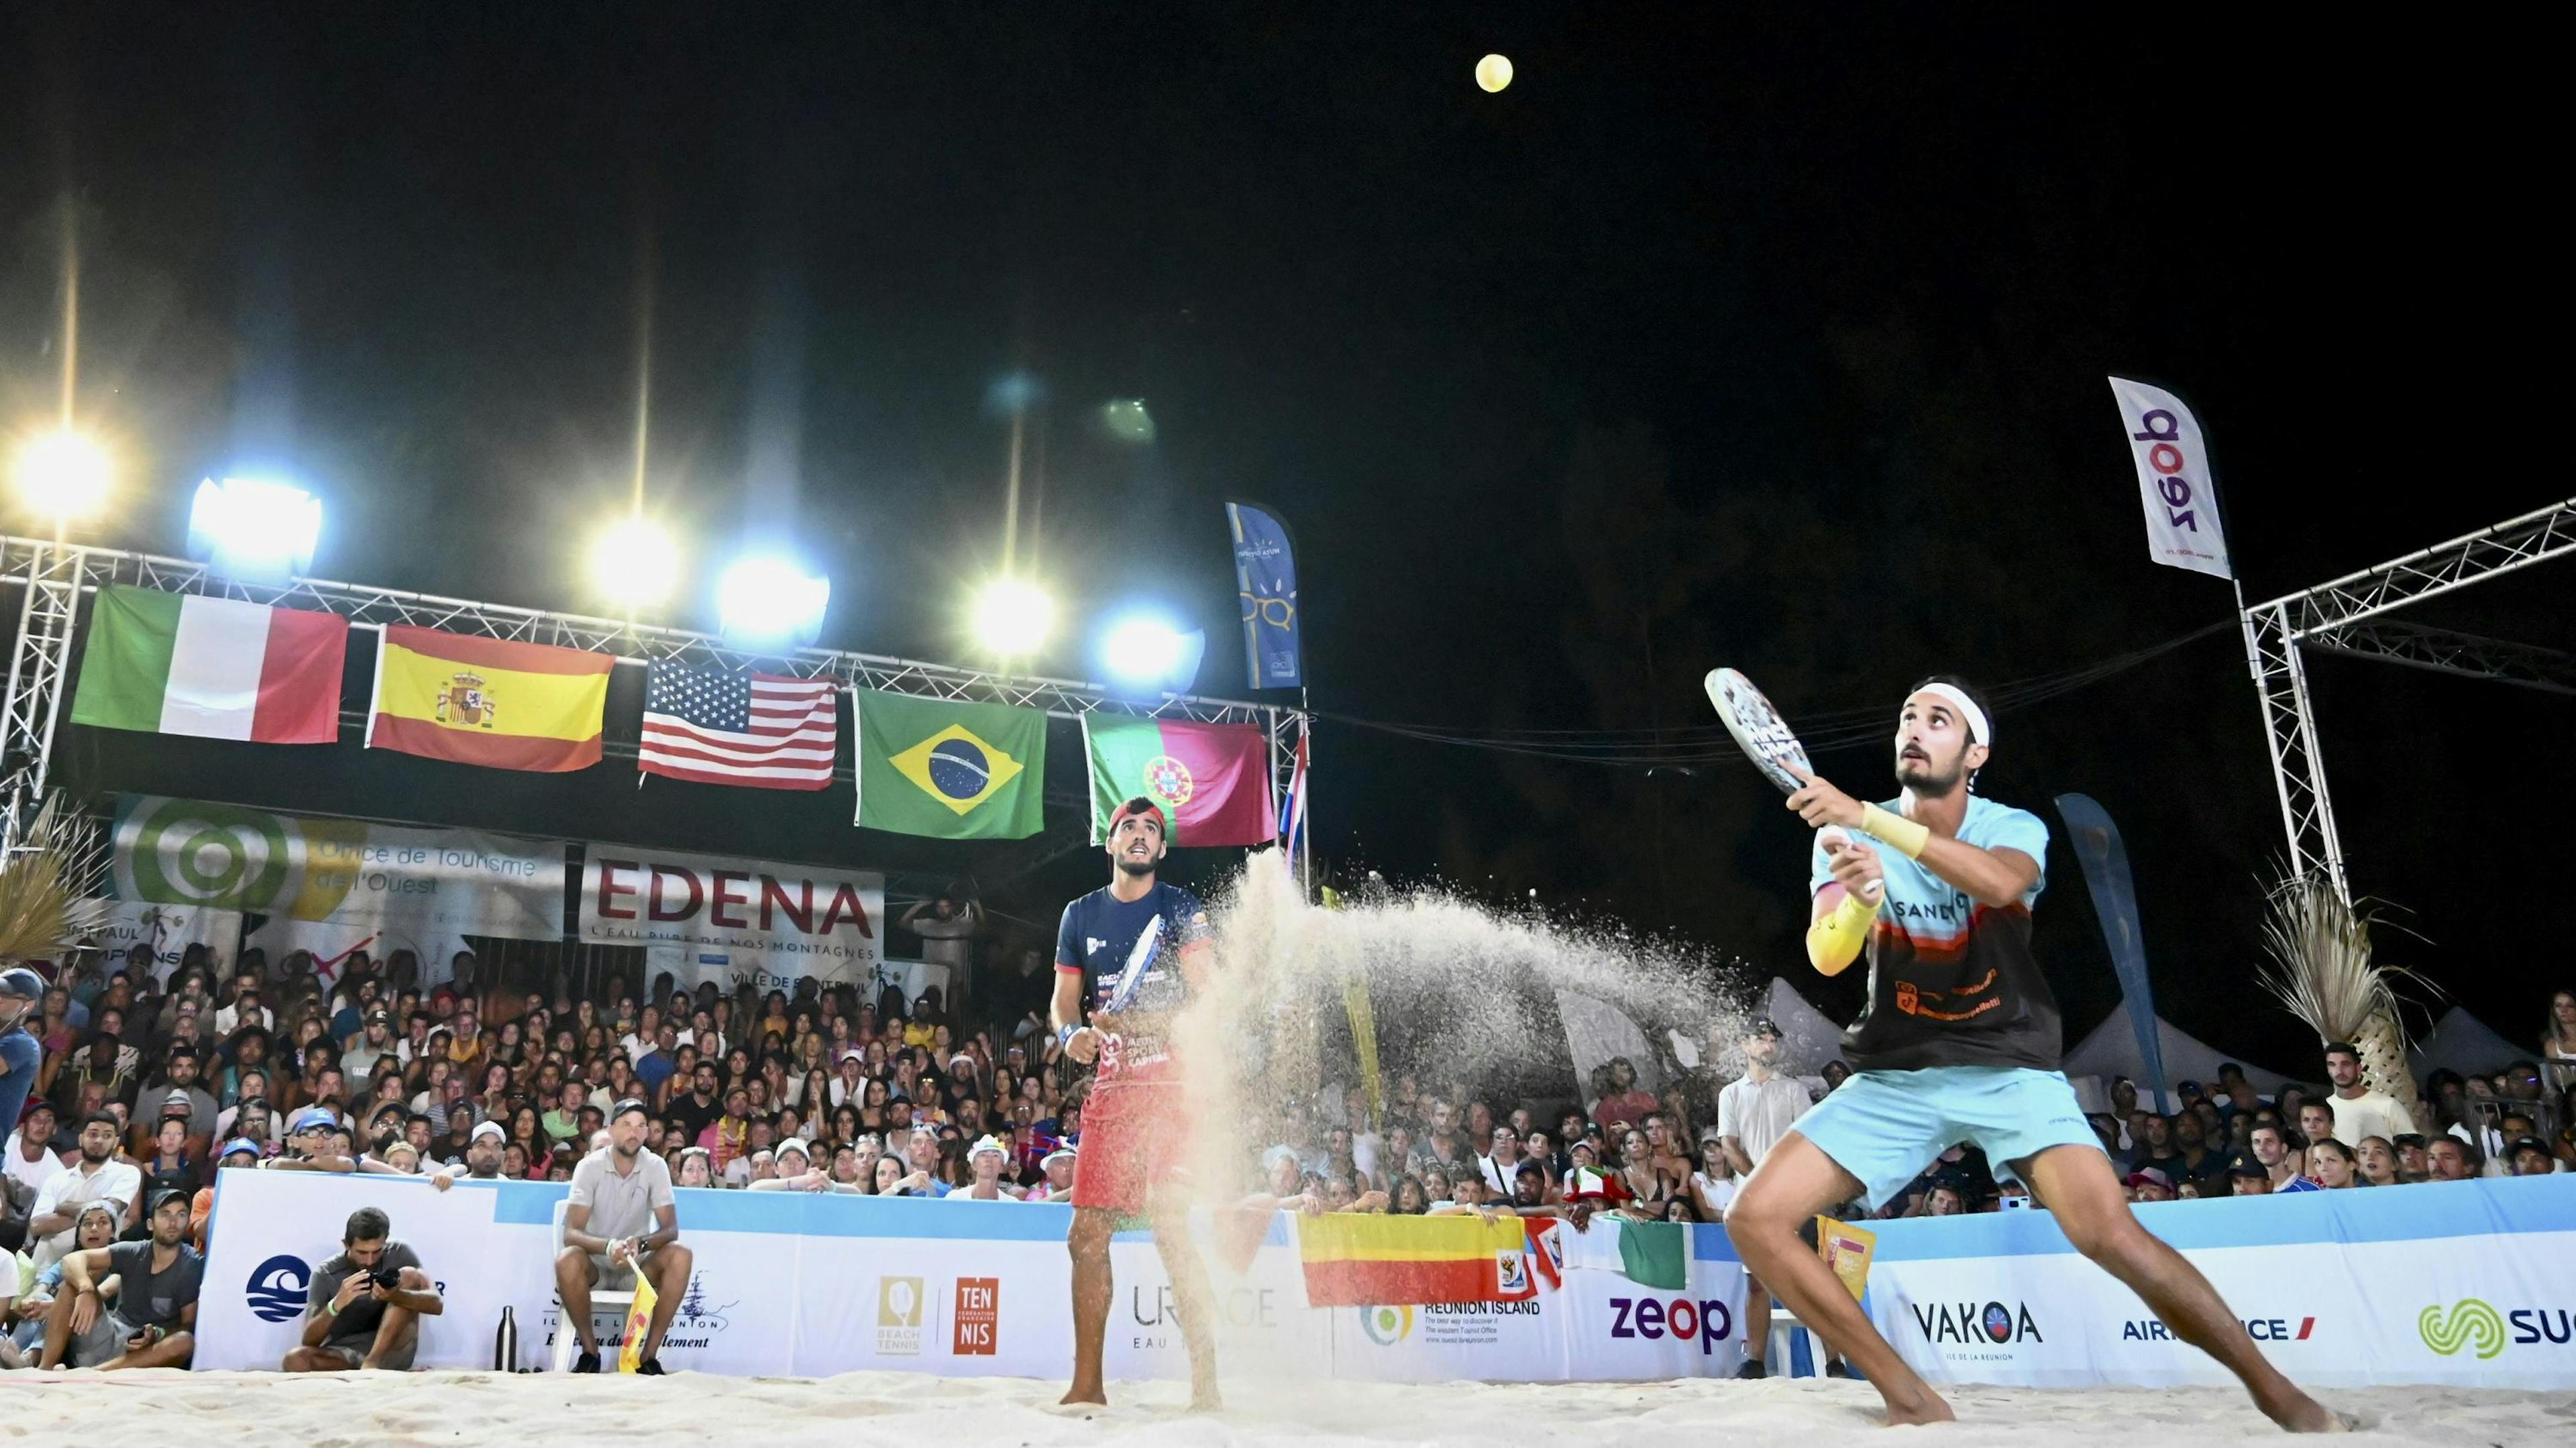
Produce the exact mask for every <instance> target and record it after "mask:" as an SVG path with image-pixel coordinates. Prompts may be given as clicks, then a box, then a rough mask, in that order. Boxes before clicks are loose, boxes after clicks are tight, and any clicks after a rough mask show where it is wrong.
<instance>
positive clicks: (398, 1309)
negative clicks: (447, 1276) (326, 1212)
mask: <svg viewBox="0 0 2576 1448" xmlns="http://www.w3.org/2000/svg"><path fill="white" fill-rule="evenodd" d="M446 1310H447V1303H446V1301H445V1299H443V1298H441V1297H440V1296H439V1295H438V1284H437V1283H435V1282H432V1281H431V1280H430V1278H429V1273H428V1272H427V1271H425V1270H424V1269H423V1268H422V1267H421V1265H420V1254H419V1253H418V1252H415V1251H413V1250H412V1249H411V1244H410V1243H408V1242H397V1241H395V1240H394V1239H393V1221H392V1219H391V1218H389V1217H387V1216H386V1215H385V1214H384V1213H383V1212H381V1211H379V1210H377V1209H376V1208H374V1207H360V1208H358V1209H357V1210H356V1211H354V1212H351V1213H350V1214H349V1222H348V1225H347V1227H345V1228H344V1229H342V1231H341V1233H340V1255H338V1256H336V1257H334V1258H332V1259H331V1260H329V1261H327V1262H325V1263H323V1264H322V1265H321V1266H319V1267H316V1268H314V1269H313V1285H312V1288H311V1289H310V1291H309V1292H308V1293H307V1295H306V1298H305V1306H304V1341H303V1342H302V1343H301V1344H299V1345H298V1346H297V1347H295V1348H294V1349H293V1350H291V1351H289V1352H288V1353H287V1354H286V1361H284V1362H282V1363H280V1364H278V1366H279V1367H280V1368H281V1369H283V1370H284V1371H287V1372H290V1373H336V1372H342V1371H345V1370H347V1369H349V1368H382V1369H385V1370H386V1371H388V1372H406V1371H409V1370H410V1368H411V1365H412V1357H413V1354H414V1353H416V1352H417V1351H418V1350H419V1347H420V1319H421V1318H423V1317H435V1316H437V1315H438V1314H440V1313H442V1312H445V1311H446Z"/></svg>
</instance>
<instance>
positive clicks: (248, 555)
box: [188, 478, 322, 583]
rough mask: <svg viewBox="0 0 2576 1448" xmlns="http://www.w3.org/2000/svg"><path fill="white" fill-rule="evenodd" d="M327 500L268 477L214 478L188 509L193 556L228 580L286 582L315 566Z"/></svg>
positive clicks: (199, 487) (200, 488)
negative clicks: (202, 560) (316, 547)
mask: <svg viewBox="0 0 2576 1448" xmlns="http://www.w3.org/2000/svg"><path fill="white" fill-rule="evenodd" d="M321 537H322V500H321V499H319V498H317V497H315V496H313V495H312V494H311V493H308V492H306V491H304V490H303V489H302V488H299V487H295V486H293V485H292V484H289V483H279V482H271V481H269V480H268V479H265V478H226V479H224V480H223V481H222V482H220V483H219V482H216V481H215V480H214V479H212V478H208V479H206V480H205V481H204V482H201V483H199V484H197V496H196V498H195V499H194V500H193V501H192V502H191V503H190V504H189V506H188V552H189V554H190V555H191V556H193V557H197V558H202V559H204V560H206V564H207V566H208V567H209V568H210V569H212V570H213V571H214V572H216V573H219V574H221V575H223V576H224V577H226V578H241V579H249V580H252V581H255V582H262V583H284V582H285V581H286V580H288V579H290V578H293V577H294V576H295V575H297V574H299V573H302V572H304V571H305V570H307V569H309V568H311V567H312V566H313V545H314V544H315V543H317V542H319V541H320V540H321Z"/></svg>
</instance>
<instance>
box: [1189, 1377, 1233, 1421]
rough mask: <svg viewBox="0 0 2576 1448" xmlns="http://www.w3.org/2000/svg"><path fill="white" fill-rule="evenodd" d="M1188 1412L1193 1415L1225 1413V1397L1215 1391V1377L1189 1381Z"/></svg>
mask: <svg viewBox="0 0 2576 1448" xmlns="http://www.w3.org/2000/svg"><path fill="white" fill-rule="evenodd" d="M1190 1411H1191V1412H1193V1413H1221V1412H1223V1411H1225V1395H1224V1394H1222V1393H1220V1392H1218V1391H1217V1386H1216V1377H1215V1375H1214V1374H1210V1375H1209V1376H1208V1377H1206V1378H1204V1379H1200V1378H1193V1379H1191V1381H1190Z"/></svg>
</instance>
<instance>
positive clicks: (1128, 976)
mask: <svg viewBox="0 0 2576 1448" xmlns="http://www.w3.org/2000/svg"><path fill="white" fill-rule="evenodd" d="M1162 943H1163V917H1162V916H1160V915H1157V916H1155V917H1154V918H1153V919H1151V920H1148V921H1146V922H1145V933H1144V934H1142V935H1139V936H1137V937H1136V948H1135V949H1133V950H1130V951H1128V952H1127V966H1126V968H1125V969H1123V970H1121V971H1119V972H1118V979H1116V980H1114V981H1112V982H1110V984H1109V1003H1108V1004H1107V1005H1104V1006H1102V1007H1101V1009H1102V1010H1104V1011H1107V1012H1109V1013H1110V1014H1111V1015H1116V1014H1117V1013H1118V1012H1120V1011H1123V1010H1125V1009H1127V1002H1129V1001H1131V1000H1133V999H1135V996H1136V987H1137V986H1138V985H1140V984H1142V983H1143V982H1144V979H1145V967H1146V966H1147V965H1150V964H1152V963H1153V959H1154V951H1155V950H1156V949H1157V948H1158V947H1160V946H1161V945H1162Z"/></svg>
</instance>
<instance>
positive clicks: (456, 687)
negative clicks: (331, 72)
mask: <svg viewBox="0 0 2576 1448" xmlns="http://www.w3.org/2000/svg"><path fill="white" fill-rule="evenodd" d="M615 662H616V661H615V660H614V659H611V658H610V657H609V656H608V655H606V654H594V653H586V652H584V651H583V650H580V649H559V648H555V647H552V646H551V645H547V644H523V643H514V642H511V641H509V640H506V639H486V638H471V637H468V636H466V635H464V634H452V633H441V632H439V631H438V630H437V629H431V628H413V627H410V626H408V625H404V624H387V625H386V626H385V636H384V640H383V642H381V643H379V644H378V645H377V646H376V701H375V708H374V710H373V712H372V713H370V714H369V715H368V718H367V747H368V748H370V749H393V750H399V751H401V752H402V753H404V754H417V755H420V756H422V757H423V758H426V759H445V760H451V761H453V762H455V763H458V764H479V765H482V766H483V767H484V768H486V769H528V770H539V771H543V772H546V773H562V772H564V771H566V770H573V769H587V768H589V767H590V766H592V765H594V764H597V763H598V762H599V731H600V721H601V719H602V718H603V717H604V716H605V715H606V713H607V711H608V670H609V668H610V666H611V665H613V664H614V663H615Z"/></svg>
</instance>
